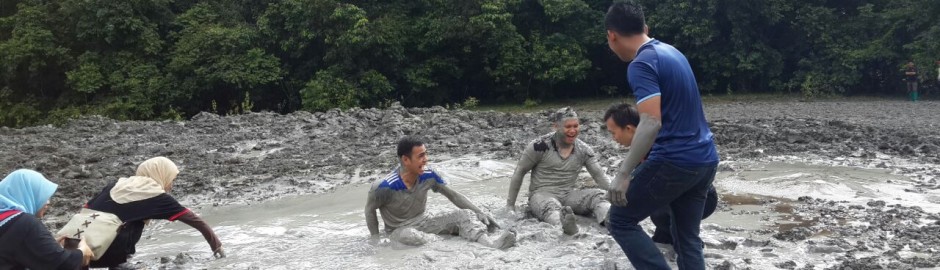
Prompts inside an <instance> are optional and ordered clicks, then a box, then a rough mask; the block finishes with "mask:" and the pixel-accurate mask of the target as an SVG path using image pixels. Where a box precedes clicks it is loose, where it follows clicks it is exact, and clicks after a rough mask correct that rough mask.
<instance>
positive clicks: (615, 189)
mask: <svg viewBox="0 0 940 270" xmlns="http://www.w3.org/2000/svg"><path fill="white" fill-rule="evenodd" d="M622 175H623V176H622V177H621V176H620V175H618V177H616V178H614V181H613V182H612V183H610V189H609V190H607V199H608V200H610V203H611V204H613V205H616V206H620V207H625V206H627V188H628V187H630V180H632V179H631V178H633V177H632V176H631V175H630V174H629V173H626V174H622Z"/></svg>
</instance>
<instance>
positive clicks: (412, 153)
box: [365, 137, 516, 248]
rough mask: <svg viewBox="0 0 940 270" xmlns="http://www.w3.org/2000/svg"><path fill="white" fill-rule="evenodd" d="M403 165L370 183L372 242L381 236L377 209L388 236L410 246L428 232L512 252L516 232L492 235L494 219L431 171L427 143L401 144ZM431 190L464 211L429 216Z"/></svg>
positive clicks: (368, 210) (368, 205)
mask: <svg viewBox="0 0 940 270" xmlns="http://www.w3.org/2000/svg"><path fill="white" fill-rule="evenodd" d="M397 153H398V158H399V161H400V162H401V164H400V166H399V167H398V168H397V169H395V170H394V171H393V172H392V173H391V174H389V175H388V176H387V177H385V178H384V179H379V180H377V181H376V182H375V183H373V184H372V188H371V189H370V190H369V194H368V198H367V202H366V208H365V212H366V225H367V226H368V227H369V232H370V233H371V234H372V237H373V238H378V236H379V221H378V218H377V216H376V213H375V211H376V210H379V212H380V213H381V215H382V220H383V221H384V222H385V231H386V232H388V233H390V236H389V238H391V239H393V240H396V241H399V242H401V243H404V244H408V245H421V244H424V243H425V242H427V239H428V238H427V237H425V236H426V235H425V234H426V233H427V234H449V235H459V236H460V237H463V238H465V239H468V240H470V241H476V242H479V243H481V244H483V245H486V246H490V247H494V248H509V247H511V246H513V245H515V243H516V233H515V232H514V231H511V230H506V231H505V232H503V233H502V234H500V235H489V233H488V232H492V231H494V230H496V229H497V228H499V225H497V224H496V221H495V220H494V219H493V218H492V217H491V216H489V215H488V214H486V213H484V212H483V211H481V210H480V209H479V208H477V207H476V206H474V205H473V203H471V202H470V200H468V199H467V197H465V196H464V195H463V194H460V193H458V192H457V191H454V190H453V189H451V188H450V187H448V186H447V183H446V182H445V181H444V179H443V178H441V176H440V175H438V174H437V173H436V172H434V171H433V170H431V169H428V168H426V167H425V166H426V165H427V163H428V152H427V147H425V145H424V142H423V141H421V140H420V139H418V138H415V137H404V138H402V139H401V140H399V142H398V151H397ZM428 191H434V192H437V193H440V194H442V195H444V197H447V199H448V200H450V201H451V202H452V203H454V205H455V206H457V207H458V208H460V210H456V211H451V212H446V213H441V214H438V215H427V214H426V213H425V209H426V206H427V199H428Z"/></svg>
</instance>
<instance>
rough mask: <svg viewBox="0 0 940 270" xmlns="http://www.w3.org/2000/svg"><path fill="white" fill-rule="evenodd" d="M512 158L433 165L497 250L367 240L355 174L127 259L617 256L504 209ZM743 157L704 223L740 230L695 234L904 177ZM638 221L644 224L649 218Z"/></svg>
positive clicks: (595, 229)
mask: <svg viewBox="0 0 940 270" xmlns="http://www.w3.org/2000/svg"><path fill="white" fill-rule="evenodd" d="M514 166H515V162H513V161H490V160H480V159H478V158H456V159H451V160H448V161H447V162H441V163H437V164H434V165H432V167H433V168H435V169H436V170H437V171H439V172H440V173H441V174H442V176H444V177H445V179H446V180H447V181H448V182H449V184H450V185H451V186H452V187H453V188H454V189H455V190H457V191H459V192H461V193H463V194H464V195H466V196H467V197H469V198H470V199H471V201H473V202H474V203H475V204H477V206H479V207H481V208H483V209H486V210H488V211H490V212H491V213H493V214H494V216H496V217H497V219H498V220H500V221H501V223H502V224H503V226H504V227H515V228H516V229H517V230H518V232H519V239H520V241H519V244H518V245H517V246H516V247H513V248H511V249H509V250H505V251H503V250H493V249H489V248H485V247H483V246H481V245H478V244H476V243H468V242H466V241H465V240H463V239H460V238H458V237H443V240H441V241H438V242H434V243H430V244H428V245H425V246H422V247H403V246H400V245H396V244H380V245H378V246H375V245H370V244H368V234H369V233H368V229H367V228H366V226H365V221H364V216H363V208H364V205H365V194H366V193H367V190H368V188H369V185H367V184H363V185H355V186H346V187H341V188H337V189H336V190H334V191H333V192H331V193H328V194H317V195H308V196H299V197H292V198H285V199H279V200H276V201H269V202H265V203H260V204H252V205H246V206H225V207H214V208H207V209H203V210H199V213H200V215H201V216H202V217H203V218H204V219H205V220H206V221H207V222H209V224H212V225H213V227H214V228H215V230H216V232H217V233H218V235H219V236H220V238H221V239H222V241H223V244H224V247H225V249H226V252H227V253H228V255H229V257H228V258H225V259H221V260H212V259H209V258H210V257H211V254H210V252H209V247H208V245H207V244H205V242H204V241H203V239H202V237H201V235H199V233H198V232H197V231H196V230H194V229H191V228H190V227H188V226H186V225H185V224H181V223H179V224H177V223H160V224H158V225H157V226H155V227H154V228H151V229H149V230H148V231H146V232H145V239H142V240H141V242H140V244H139V245H138V256H137V258H136V259H135V260H139V261H147V262H152V261H155V260H156V259H155V258H159V257H165V256H166V257H170V258H173V257H175V256H176V255H177V254H179V253H180V252H186V253H187V254H189V255H191V256H193V257H194V258H196V262H193V263H192V266H193V267H207V268H211V269H249V268H261V269H362V268H431V267H433V268H448V267H452V268H467V267H470V268H473V267H481V268H512V269H532V268H538V269H544V268H559V267H560V268H597V267H599V266H600V265H602V264H603V263H604V261H605V260H609V259H614V260H618V261H624V262H625V261H626V258H625V257H624V256H623V253H622V252H621V251H620V249H619V247H617V246H616V244H611V243H613V241H612V240H611V239H610V237H609V236H608V235H607V233H606V229H604V228H601V227H599V226H597V225H596V224H594V222H593V221H592V219H593V218H587V217H585V218H579V225H580V226H581V228H582V232H584V233H583V234H581V235H578V236H575V237H569V236H563V235H561V232H560V229H556V228H552V227H551V226H550V225H547V224H545V223H539V222H535V221H534V220H532V219H524V217H523V215H522V214H518V213H517V214H510V213H506V211H505V210H504V209H503V205H504V204H505V197H506V193H507V189H508V185H509V183H508V182H509V181H508V179H509V177H510V175H511V173H512V171H513V169H514ZM743 167H746V168H744V169H739V170H738V171H735V172H722V173H720V174H719V175H718V178H717V180H716V187H717V188H718V190H719V192H720V193H721V194H722V201H723V202H724V203H725V204H727V205H728V208H726V209H723V210H721V211H717V212H716V213H715V214H713V216H712V217H710V218H709V219H708V220H706V221H704V223H711V224H715V225H718V226H720V227H725V228H738V229H741V230H744V232H743V233H741V232H717V231H707V230H705V231H703V236H707V237H712V238H715V239H729V238H735V237H738V238H740V237H741V236H743V235H747V234H754V232H755V231H757V230H764V229H768V228H770V229H776V230H789V229H792V228H795V227H798V226H811V225H813V224H814V222H815V219H814V218H805V217H800V216H797V215H794V214H793V213H794V209H793V208H794V207H795V205H797V204H798V202H795V199H796V198H798V197H800V196H813V197H822V198H832V197H835V198H841V199H846V200H848V199H853V200H857V201H859V202H863V201H864V202H867V200H870V199H872V198H879V199H883V198H885V197H891V196H893V194H891V193H890V192H885V190H890V189H886V188H885V185H887V186H891V184H887V183H886V179H892V180H893V181H896V183H904V182H905V181H907V180H905V179H904V177H900V176H896V175H892V174H889V173H887V172H885V171H879V170H867V169H857V168H850V167H825V166H811V165H803V164H787V163H766V164H763V163H753V164H747V166H743ZM525 182H526V184H524V186H523V188H522V190H523V191H522V192H523V193H524V192H526V190H527V189H528V188H527V184H528V180H526V181H525ZM898 186H899V188H901V186H900V185H899V184H898ZM892 188H893V187H892ZM827 196H828V197H827ZM519 197H520V199H519V201H517V206H521V205H522V204H524V203H525V199H524V198H525V195H523V194H521V195H520V196H519ZM908 199H909V198H908ZM768 201H773V203H766V202H768ZM428 203H429V204H428V209H429V211H431V212H439V211H449V210H453V209H456V208H455V207H453V205H452V204H451V203H450V202H449V201H447V200H446V198H444V197H443V196H440V195H438V194H436V193H430V195H429V202H428ZM850 222H852V221H850ZM642 225H643V226H644V228H646V229H651V225H650V223H649V222H648V221H646V222H644V223H643V224H642ZM822 236H825V235H822ZM601 250H603V251H601ZM757 250H758V249H757V248H739V250H736V251H728V252H730V255H729V256H732V257H741V258H747V257H750V256H760V252H759V251H757ZM793 250H799V248H795V247H794V248H793ZM777 252H778V254H780V255H781V257H782V258H788V257H791V258H804V259H806V260H809V259H810V258H811V256H809V257H807V256H806V254H801V252H798V251H792V252H791V251H787V250H785V249H784V248H780V249H779V250H778V251H777ZM787 252H791V253H789V254H788V253H787ZM533 254H537V255H536V256H533ZM768 266H772V264H768ZM755 267H757V266H755Z"/></svg>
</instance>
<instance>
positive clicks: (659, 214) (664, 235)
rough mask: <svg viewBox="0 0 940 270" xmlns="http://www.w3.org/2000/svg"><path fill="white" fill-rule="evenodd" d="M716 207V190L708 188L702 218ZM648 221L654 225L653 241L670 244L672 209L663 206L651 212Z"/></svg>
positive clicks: (705, 217)
mask: <svg viewBox="0 0 940 270" xmlns="http://www.w3.org/2000/svg"><path fill="white" fill-rule="evenodd" d="M717 208H718V191H717V190H715V187H709V188H708V195H707V196H705V212H702V220H704V219H707V218H708V217H709V216H711V215H712V213H715V209H717ZM650 221H652V222H653V225H655V226H656V230H655V231H653V242H656V243H662V244H670V245H672V229H670V228H672V209H671V208H669V206H665V207H663V208H660V209H659V210H656V212H653V214H652V215H650Z"/></svg>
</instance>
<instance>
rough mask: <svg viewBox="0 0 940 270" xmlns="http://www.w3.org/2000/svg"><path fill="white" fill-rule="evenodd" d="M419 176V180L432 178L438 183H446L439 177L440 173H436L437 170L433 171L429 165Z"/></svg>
mask: <svg viewBox="0 0 940 270" xmlns="http://www.w3.org/2000/svg"><path fill="white" fill-rule="evenodd" d="M419 178H420V179H419V180H421V181H422V182H423V181H424V180H428V179H433V180H434V181H435V182H437V183H438V184H447V183H446V182H444V178H443V177H441V175H440V174H439V173H437V171H435V170H434V169H433V168H431V167H425V168H424V172H422V173H421V176H420V177H419Z"/></svg>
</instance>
